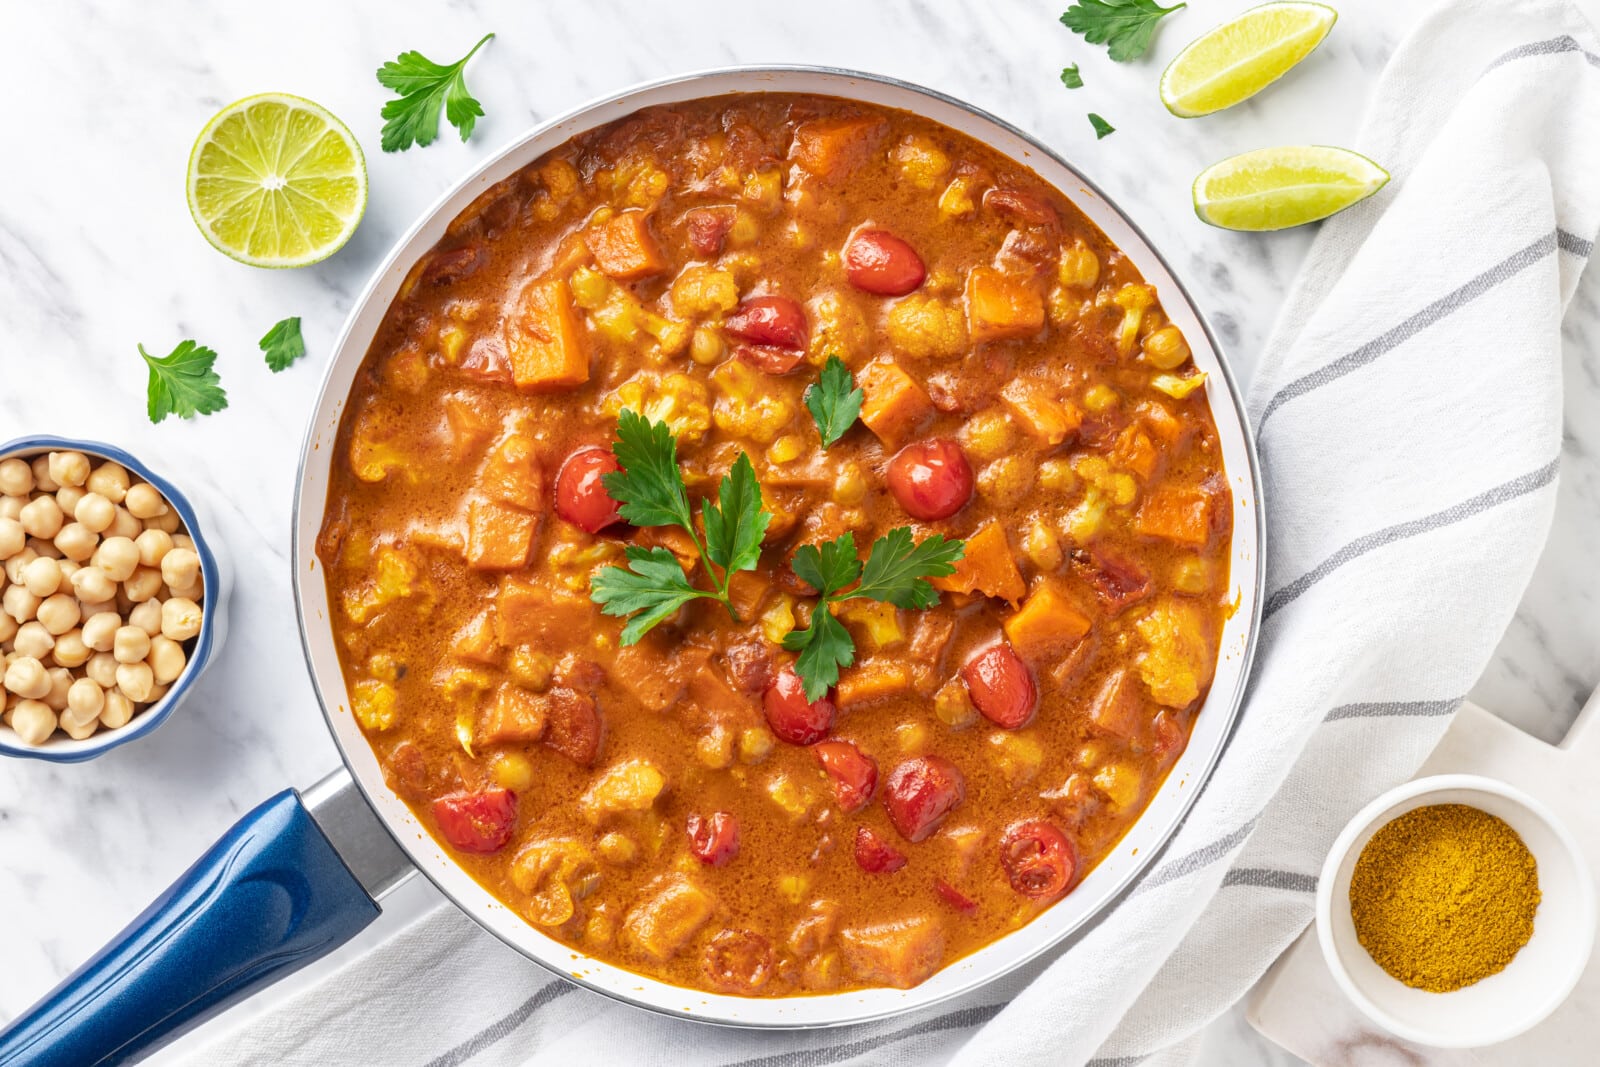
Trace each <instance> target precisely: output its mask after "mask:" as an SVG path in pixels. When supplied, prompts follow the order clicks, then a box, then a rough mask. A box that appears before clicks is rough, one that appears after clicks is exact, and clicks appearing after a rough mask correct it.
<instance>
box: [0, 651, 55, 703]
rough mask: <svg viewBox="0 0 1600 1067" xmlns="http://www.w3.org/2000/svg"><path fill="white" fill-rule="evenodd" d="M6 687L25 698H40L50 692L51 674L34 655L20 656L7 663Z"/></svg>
mask: <svg viewBox="0 0 1600 1067" xmlns="http://www.w3.org/2000/svg"><path fill="white" fill-rule="evenodd" d="M5 687H6V688H7V689H9V690H10V691H11V692H13V693H15V694H17V696H19V697H21V698H22V699H24V700H38V699H40V698H41V697H43V696H44V695H45V694H46V693H48V692H50V675H49V674H47V673H45V669H44V664H42V663H40V662H39V661H38V660H36V659H34V658H33V657H32V656H18V657H17V658H16V659H14V660H12V661H11V662H10V663H9V664H7V665H6V675H5Z"/></svg>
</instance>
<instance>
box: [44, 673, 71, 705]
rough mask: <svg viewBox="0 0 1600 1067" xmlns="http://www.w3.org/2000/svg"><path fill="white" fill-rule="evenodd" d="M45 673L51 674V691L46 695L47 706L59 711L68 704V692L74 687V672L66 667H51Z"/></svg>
mask: <svg viewBox="0 0 1600 1067" xmlns="http://www.w3.org/2000/svg"><path fill="white" fill-rule="evenodd" d="M45 673H46V674H48V675H49V676H50V692H48V693H46V694H45V695H44V703H45V706H46V707H48V708H49V709H50V710H51V711H54V712H58V713H59V712H60V711H62V710H63V709H65V708H66V706H67V692H68V691H69V690H71V688H72V672H71V671H69V670H67V669H66V668H65V667H50V668H48V669H47V670H46V671H45Z"/></svg>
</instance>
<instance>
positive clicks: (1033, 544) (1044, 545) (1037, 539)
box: [1022, 519, 1063, 572]
mask: <svg viewBox="0 0 1600 1067" xmlns="http://www.w3.org/2000/svg"><path fill="white" fill-rule="evenodd" d="M1022 551H1023V552H1024V553H1026V554H1027V556H1028V559H1029V560H1031V561H1032V562H1033V565H1034V566H1035V567H1037V568H1039V569H1040V570H1041V571H1046V572H1048V571H1053V570H1055V569H1056V568H1057V567H1059V566H1061V563H1062V559H1063V556H1062V551H1061V541H1060V540H1059V539H1058V538H1057V537H1056V534H1055V531H1054V530H1052V529H1051V528H1050V524H1049V523H1046V522H1043V521H1041V520H1039V519H1035V520H1034V521H1033V524H1032V525H1030V526H1029V527H1028V529H1027V532H1026V533H1024V534H1023V535H1022Z"/></svg>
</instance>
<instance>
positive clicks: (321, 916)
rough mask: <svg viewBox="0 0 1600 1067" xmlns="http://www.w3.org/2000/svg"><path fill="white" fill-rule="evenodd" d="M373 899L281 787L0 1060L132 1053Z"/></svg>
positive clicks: (316, 950) (240, 993)
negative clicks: (280, 791)
mask: <svg viewBox="0 0 1600 1067" xmlns="http://www.w3.org/2000/svg"><path fill="white" fill-rule="evenodd" d="M348 781H349V779H348V778H346V779H344V782H345V784H346V785H348ZM349 792H352V793H353V790H349ZM356 800H357V801H358V802H359V797H357V798H356ZM368 818H369V819H370V818H371V816H370V813H369V815H368ZM379 836H380V837H383V838H384V842H383V843H384V844H385V845H388V847H390V848H393V845H392V843H390V842H389V841H388V839H387V835H386V834H383V833H382V831H379ZM378 911H379V909H378V905H377V903H376V901H374V900H373V898H372V896H371V895H369V893H368V892H367V890H366V888H364V887H363V884H362V880H361V879H360V878H359V877H358V876H357V875H356V874H355V873H354V872H353V871H352V870H351V867H350V866H349V865H347V864H346V862H345V861H344V860H343V859H341V857H340V853H339V852H338V851H337V850H336V849H335V848H334V845H333V843H332V842H331V841H330V840H329V836H328V834H327V833H326V832H324V829H323V827H322V826H321V825H319V823H318V820H317V819H314V818H313V817H312V813H311V811H309V810H308V809H307V807H306V805H305V804H304V803H302V802H301V799H300V797H299V795H298V794H296V793H295V791H294V790H292V789H286V790H284V791H283V792H282V793H279V794H278V795H277V796H275V797H273V798H272V799H271V800H268V801H267V802H266V803H264V804H262V805H261V806H260V807H258V808H256V809H255V810H254V811H252V812H251V813H250V814H248V815H246V816H245V817H244V818H243V819H241V820H239V822H238V823H237V824H235V825H234V827H233V829H231V830H229V831H228V832H227V833H226V834H224V835H223V837H222V840H220V841H218V842H217V843H216V844H215V845H213V846H212V847H211V850H210V851H209V852H207V853H206V854H205V855H204V856H202V857H201V858H200V861H199V862H198V863H196V864H195V865H194V866H193V867H190V868H189V869H188V870H187V871H185V872H184V874H183V877H181V878H179V879H178V881H177V882H176V883H175V884H174V885H173V886H172V887H171V888H170V889H168V890H167V891H166V893H164V894H163V895H162V896H161V897H160V899H158V900H157V901H156V902H155V903H154V904H152V905H150V907H148V908H146V909H145V911H144V913H143V914H142V915H140V916H139V917H138V918H137V919H135V920H133V922H132V923H130V924H129V925H128V927H127V929H125V930H123V931H122V933H120V934H118V935H117V937H116V939H115V940H114V941H112V942H111V944H109V945H107V946H106V947H105V948H104V949H102V950H101V952H100V954H99V955H97V956H95V957H94V958H93V959H92V960H90V961H89V962H88V963H86V964H84V965H83V966H82V967H80V968H79V969H78V970H77V971H76V972H75V973H74V974H72V975H71V976H70V977H68V978H67V979H66V980H65V981H63V982H62V983H61V984H60V985H58V986H57V987H56V988H55V989H53V990H51V992H50V993H49V994H48V995H46V996H45V998H44V999H43V1000H41V1001H39V1003H37V1004H35V1005H34V1006H33V1007H32V1008H30V1009H29V1010H28V1011H26V1012H24V1013H23V1014H22V1015H21V1016H19V1017H18V1018H17V1019H15V1020H14V1021H13V1022H12V1023H11V1025H10V1026H8V1027H7V1028H6V1029H5V1030H4V1031H3V1032H0V1064H5V1065H6V1067H57V1065H59V1067H86V1065H90V1064H107V1063H124V1062H128V1061H131V1060H135V1059H138V1058H140V1057H141V1056H144V1055H147V1054H149V1053H150V1052H152V1051H154V1050H155V1049H156V1048H158V1047H160V1046H161V1045H163V1044H165V1043H166V1042H168V1041H171V1040H172V1039H174V1038H176V1037H177V1036H178V1035H180V1034H182V1033H184V1032H185V1031H186V1030H189V1029H191V1028H193V1027H195V1026H198V1025H199V1024H200V1023H202V1022H204V1021H205V1020H206V1019H208V1018H210V1017H211V1016H213V1015H215V1014H216V1013H217V1012H220V1011H222V1010H223V1009H224V1008H226V1007H228V1006H229V1005H230V1004H233V1003H234V1002H235V1001H238V1000H241V999H243V998H244V997H247V996H249V995H250V994H251V993H253V992H255V991H256V990H257V989H259V988H261V987H262V986H265V985H267V984H269V983H271V982H273V981H275V980H276V979H278V978H281V977H283V976H284V975H286V974H289V973H290V972H292V971H295V970H298V969H299V968H300V967H303V966H304V965H306V964H307V963H310V962H311V961H312V960H315V959H317V958H318V957H320V956H322V955H324V954H325V953H327V952H330V951H332V950H333V949H335V948H337V947H338V946H339V945H341V944H343V943H344V942H345V941H348V940H349V939H350V938H351V937H354V936H355V935H356V933H357V932H359V931H360V930H361V929H362V928H363V927H365V926H366V925H367V924H368V923H370V922H372V920H373V919H375V918H377V917H378Z"/></svg>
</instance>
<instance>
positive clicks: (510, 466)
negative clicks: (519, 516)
mask: <svg viewBox="0 0 1600 1067" xmlns="http://www.w3.org/2000/svg"><path fill="white" fill-rule="evenodd" d="M478 484H479V485H480V486H481V487H482V488H483V491H484V493H485V494H486V495H488V497H489V499H491V500H497V501H499V502H500V503H502V504H510V505H511V506H513V507H518V508H522V509H523V510H524V511H543V510H544V468H543V467H542V466H541V465H540V463H539V453H538V451H537V450H536V449H535V447H534V443H533V438H531V437H529V436H528V435H527V434H522V433H514V434H510V435H509V436H507V437H506V438H505V440H503V441H501V442H500V443H499V444H498V445H496V446H495V449H494V451H493V452H490V453H489V459H488V462H486V463H485V464H484V465H483V473H482V474H480V475H479V476H478Z"/></svg>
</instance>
